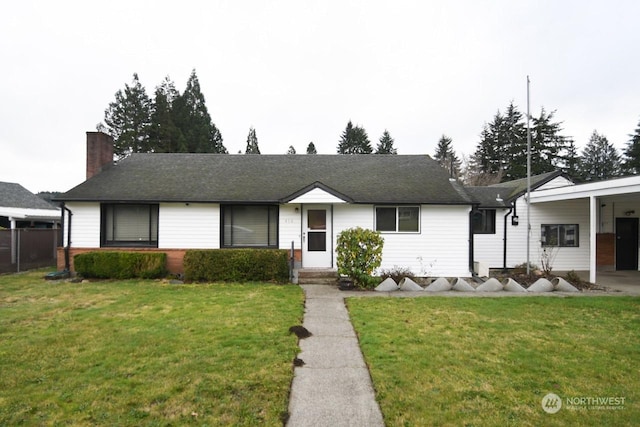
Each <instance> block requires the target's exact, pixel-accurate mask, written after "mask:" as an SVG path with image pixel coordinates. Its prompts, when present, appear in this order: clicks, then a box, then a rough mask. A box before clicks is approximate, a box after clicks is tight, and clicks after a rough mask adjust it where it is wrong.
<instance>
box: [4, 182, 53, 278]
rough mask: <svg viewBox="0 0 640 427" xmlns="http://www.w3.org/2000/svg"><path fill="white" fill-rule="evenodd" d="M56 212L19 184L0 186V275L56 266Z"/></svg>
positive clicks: (6, 183) (51, 206)
mask: <svg viewBox="0 0 640 427" xmlns="http://www.w3.org/2000/svg"><path fill="white" fill-rule="evenodd" d="M60 219H61V214H60V209H58V208H56V207H55V206H53V205H52V204H50V203H48V202H46V201H44V200H43V199H41V198H40V197H38V196H36V195H35V194H33V193H31V192H30V191H29V190H27V189H26V188H24V187H22V186H21V185H19V184H14V183H9V182H0V273H9V272H17V271H22V270H26V269H30V268H38V267H45V266H51V265H54V264H55V263H56V255H57V246H58V245H59V243H60V229H59V228H60Z"/></svg>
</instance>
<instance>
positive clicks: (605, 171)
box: [580, 130, 621, 181]
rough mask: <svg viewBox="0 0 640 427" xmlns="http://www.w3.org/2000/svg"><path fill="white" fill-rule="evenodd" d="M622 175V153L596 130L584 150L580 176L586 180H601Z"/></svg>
mask: <svg viewBox="0 0 640 427" xmlns="http://www.w3.org/2000/svg"><path fill="white" fill-rule="evenodd" d="M620 175H621V170H620V155H619V154H618V152H617V150H616V148H615V147H614V146H613V145H612V144H610V143H609V140H607V138H606V137H605V136H604V135H600V134H598V132H597V131H595V130H594V131H593V133H592V134H591V138H590V139H589V142H588V143H587V145H586V146H585V147H584V149H583V151H582V156H581V158H580V177H581V178H582V179H583V180H584V181H601V180H605V179H609V178H615V177H617V176H620Z"/></svg>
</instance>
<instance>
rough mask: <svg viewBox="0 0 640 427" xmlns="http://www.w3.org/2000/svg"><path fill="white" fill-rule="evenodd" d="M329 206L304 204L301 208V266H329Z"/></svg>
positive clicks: (330, 254)
mask: <svg viewBox="0 0 640 427" xmlns="http://www.w3.org/2000/svg"><path fill="white" fill-rule="evenodd" d="M331 232H332V231H331V206H328V205H305V206H304V209H303V210H302V266H303V267H305V268H331V267H332V265H331V258H332V255H333V250H332V247H331V241H332V237H331Z"/></svg>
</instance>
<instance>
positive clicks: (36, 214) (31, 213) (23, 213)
mask: <svg viewBox="0 0 640 427" xmlns="http://www.w3.org/2000/svg"><path fill="white" fill-rule="evenodd" d="M0 216H6V217H9V218H14V219H41V220H46V219H51V220H56V219H60V209H27V208H6V207H0Z"/></svg>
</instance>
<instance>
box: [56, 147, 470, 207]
mask: <svg viewBox="0 0 640 427" xmlns="http://www.w3.org/2000/svg"><path fill="white" fill-rule="evenodd" d="M313 186H320V187H321V188H323V189H325V190H331V191H330V192H331V193H332V194H336V195H344V196H345V197H346V198H348V201H351V202H354V203H430V204H471V203H472V199H471V198H470V197H469V196H468V194H467V193H466V192H465V191H464V190H462V189H461V188H455V187H454V185H453V184H452V183H451V182H450V181H449V178H448V175H447V172H446V171H445V170H444V169H443V168H441V167H440V166H439V165H438V163H437V162H435V161H434V160H432V159H431V158H430V157H429V156H425V155H372V154H368V155H228V154H134V155H132V156H130V157H128V158H127V159H125V160H123V161H121V162H120V163H119V164H117V165H116V166H114V167H112V168H109V169H106V170H104V171H103V172H101V173H99V174H98V175H96V176H94V177H92V178H91V179H89V180H87V181H85V182H84V183H82V184H80V185H78V186H77V187H75V188H73V189H71V190H69V191H68V192H66V193H64V194H62V195H60V196H59V197H58V198H57V200H63V201H103V202H133V201H137V202H145V201H147V202H236V203H238V202H254V203H255V202H264V203H278V202H286V201H288V200H291V199H292V198H293V197H294V196H295V195H296V194H299V192H300V190H303V189H305V188H312V187H313Z"/></svg>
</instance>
